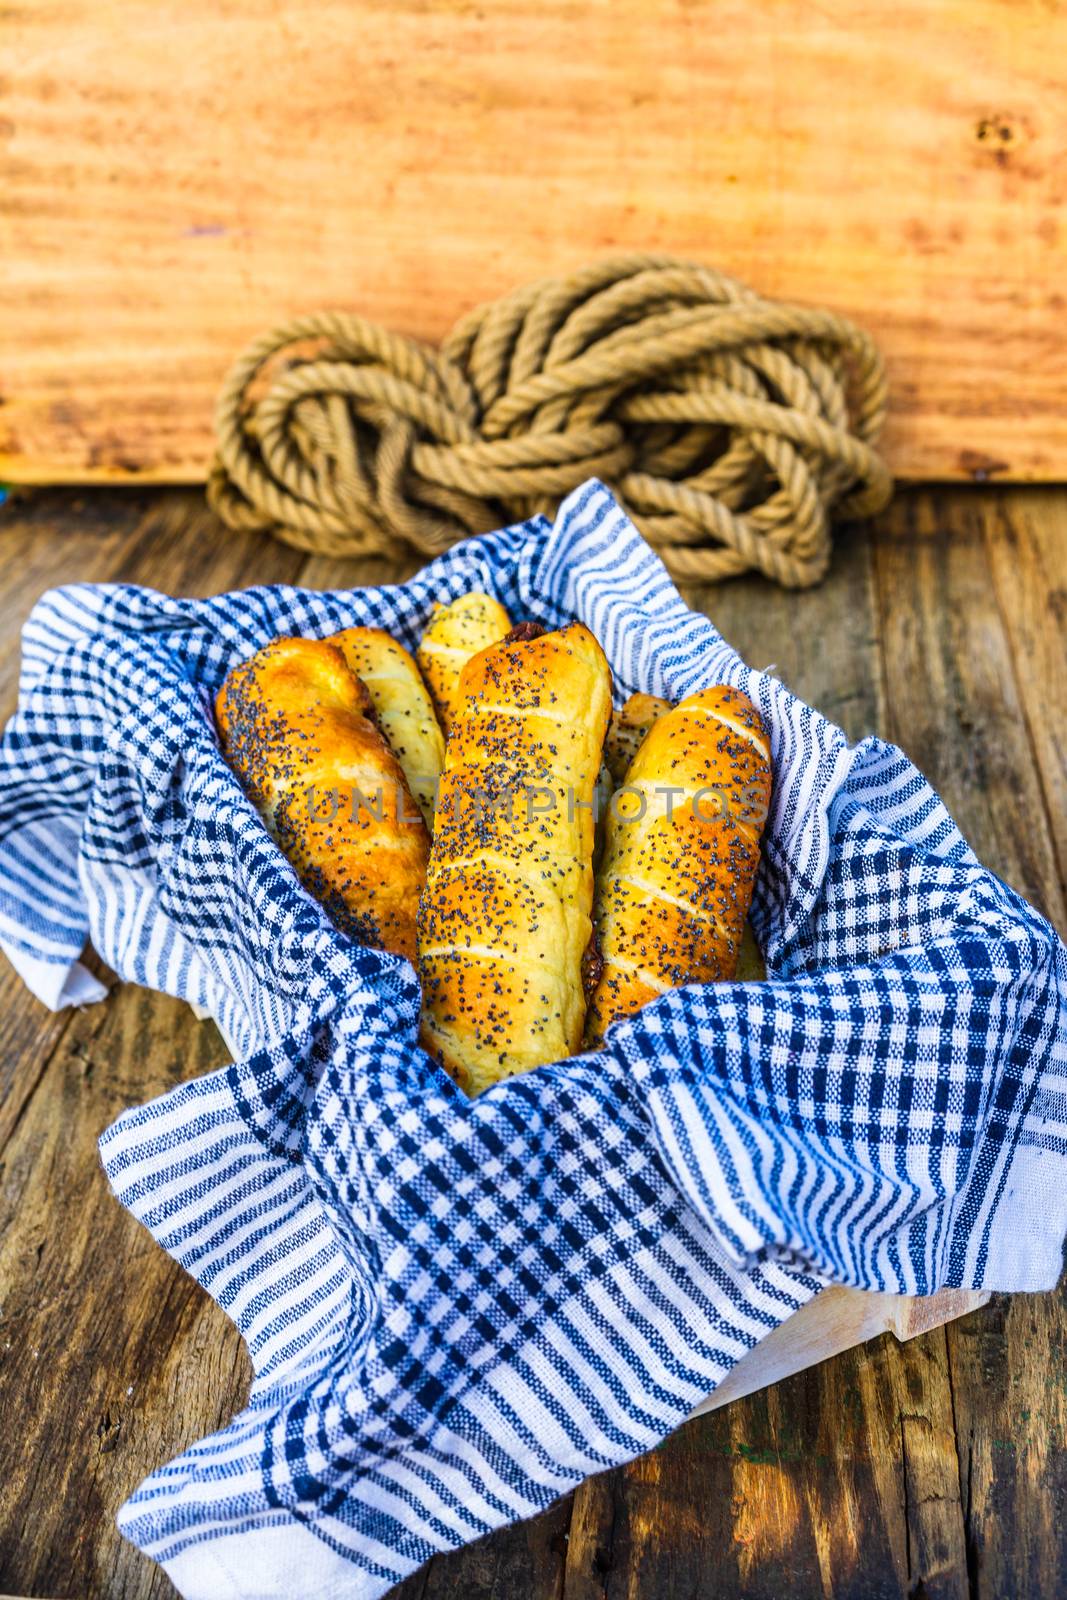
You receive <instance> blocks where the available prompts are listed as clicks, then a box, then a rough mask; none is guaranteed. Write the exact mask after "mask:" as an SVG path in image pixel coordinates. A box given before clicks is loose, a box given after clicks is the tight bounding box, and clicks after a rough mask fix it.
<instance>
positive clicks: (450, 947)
mask: <svg viewBox="0 0 1067 1600" xmlns="http://www.w3.org/2000/svg"><path fill="white" fill-rule="evenodd" d="M460 691H461V701H460V707H459V711H458V714H457V716H456V720H455V722H454V724H453V727H452V732H451V735H450V738H449V742H448V749H447V752H446V756H445V771H444V777H443V779H442V783H441V795H440V802H439V807H438V816H437V831H436V833H435V836H434V844H433V852H432V855H431V858H430V870H429V876H428V879H427V885H426V892H425V894H424V896H423V901H422V907H421V911H420V924H419V956H420V975H421V978H422V985H423V1039H424V1042H425V1044H426V1046H427V1048H428V1049H430V1050H431V1051H432V1052H433V1053H434V1054H435V1055H437V1057H438V1058H439V1059H440V1060H441V1061H442V1062H443V1063H444V1065H445V1066H446V1067H447V1068H448V1070H449V1071H451V1072H452V1074H453V1075H454V1076H455V1077H456V1079H457V1081H458V1082H459V1083H460V1084H461V1086H462V1087H463V1088H465V1089H466V1090H467V1092H468V1093H472V1094H476V1093H478V1092H479V1091H480V1090H481V1089H484V1088H486V1087H488V1085H489V1084H491V1083H496V1082H498V1081H499V1080H500V1079H501V1078H503V1077H506V1076H508V1075H510V1074H511V1073H514V1072H521V1071H525V1070H526V1069H528V1068H530V1067H534V1066H538V1065H540V1064H542V1063H543V1062H547V1061H555V1060H559V1059H561V1058H562V1057H564V1056H567V1055H570V1054H572V1053H573V1051H574V1050H576V1049H577V1048H578V1046H579V1045H580V1043H581V1037H582V1027H583V1021H584V1015H585V995H584V992H583V988H582V957H583V955H584V953H585V949H586V946H587V944H588V942H589V936H590V932H591V926H592V924H591V920H590V911H591V907H592V888H593V885H592V866H591V863H592V850H593V811H592V800H593V786H594V784H595V781H596V776H597V772H598V769H599V765H600V753H601V746H602V743H603V738H604V731H605V728H606V726H607V721H608V716H609V714H610V709H611V674H610V672H609V669H608V664H607V661H606V660H605V658H604V653H603V651H602V650H601V648H600V646H599V645H598V644H597V642H596V640H595V639H594V638H593V636H592V634H591V633H590V632H589V630H588V629H587V628H584V627H583V626H582V625H581V624H580V623H572V624H571V625H570V626H569V627H567V628H563V629H561V630H560V631H559V632H556V633H547V634H544V635H543V636H542V637H541V638H538V639H530V640H514V641H510V642H506V643H501V644H498V645H495V646H493V647H491V648H490V649H487V650H484V651H482V652H481V653H480V654H479V655H476V656H475V657H474V658H473V659H472V660H471V661H470V662H469V663H468V665H467V667H466V668H465V670H464V672H463V675H462V680H461V684H460Z"/></svg>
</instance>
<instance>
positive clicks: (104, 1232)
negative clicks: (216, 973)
mask: <svg viewBox="0 0 1067 1600" xmlns="http://www.w3.org/2000/svg"><path fill="white" fill-rule="evenodd" d="M224 1059H225V1052H224V1050H223V1047H222V1045H221V1041H220V1040H219V1038H218V1036H217V1034H216V1032H215V1030H214V1028H212V1027H211V1026H210V1025H208V1024H200V1023H197V1022H196V1021H195V1019H194V1018H193V1017H192V1014H191V1012H190V1011H189V1009H188V1007H187V1006H184V1005H182V1004H180V1003H179V1002H177V1001H173V1000H167V999H165V998H163V997H162V996H157V995H152V994H149V993H147V992H145V991H143V990H138V989H135V988H133V987H124V988H122V989H119V990H118V991H117V992H116V993H115V994H114V995H113V996H112V997H111V999H110V1000H109V1002H108V1004H107V1005H106V1006H94V1007H89V1008H87V1009H85V1010H84V1011H80V1012H77V1013H75V1014H74V1016H73V1020H72V1022H71V1026H70V1028H69V1029H68V1031H67V1032H66V1034H65V1035H64V1037H63V1039H62V1041H61V1042H60V1045H59V1047H58V1048H57V1049H56V1050H55V1052H54V1053H53V1055H52V1057H51V1059H50V1060H49V1062H48V1065H47V1067H46V1069H45V1073H44V1076H43V1077H42V1079H41V1082H40V1084H39V1085H38V1087H37V1090H36V1092H35V1093H34V1095H33V1096H32V1098H31V1100H30V1102H29V1105H28V1106H27V1108H26V1110H25V1112H24V1114H23V1116H22V1118H21V1120H20V1122H19V1124H18V1127H17V1128H16V1129H15V1131H14V1133H13V1135H12V1137H11V1138H10V1139H9V1140H8V1143H7V1145H6V1148H5V1150H4V1152H3V1160H2V1166H0V1212H2V1223H0V1283H2V1284H3V1286H4V1305H3V1320H2V1322H0V1414H3V1416H4V1417H5V1418H7V1419H8V1426H7V1427H6V1428H5V1429H4V1430H3V1435H2V1437H0V1458H2V1467H0V1506H2V1510H0V1581H3V1582H4V1583H5V1584H6V1585H8V1586H9V1587H10V1588H12V1589H14V1590H16V1591H17V1592H23V1593H26V1594H56V1595H69V1596H81V1595H90V1594H107V1595H108V1596H109V1597H111V1596H114V1597H115V1600H133V1597H137V1600H147V1597H149V1596H152V1597H157V1596H158V1597H161V1596H164V1595H168V1594H171V1593H172V1592H173V1591H172V1589H171V1586H170V1584H169V1583H168V1582H167V1580H166V1579H165V1578H164V1577H163V1575H162V1573H161V1572H159V1571H158V1569H156V1568H155V1567H154V1566H153V1565H152V1563H150V1562H148V1561H147V1560H146V1559H145V1558H144V1557H143V1556H141V1555H140V1553H139V1552H137V1551H136V1550H134V1549H133V1547H132V1546H130V1545H127V1544H125V1543H124V1542H123V1541H122V1540H121V1539H120V1538H119V1535H118V1532H117V1530H116V1528H115V1526H114V1516H115V1512H116V1511H117V1509H118V1507H119V1505H120V1504H121V1503H122V1501H123V1499H125V1497H126V1496H127V1495H128V1494H129V1493H130V1492H131V1491H132V1490H133V1489H134V1488H135V1487H136V1485H137V1483H138V1482H139V1481H140V1479H141V1478H142V1477H143V1476H144V1475H145V1474H146V1473H147V1472H148V1471H149V1470H150V1469H151V1468H153V1467H155V1466H158V1465H159V1464H160V1463H161V1462H163V1461H165V1460H167V1459H168V1458H169V1457H170V1456H172V1455H174V1454H176V1453H177V1452H178V1451H179V1450H181V1449H183V1448H184V1447H185V1446H186V1445H187V1444H190V1443H192V1441H193V1440H194V1439H195V1438H196V1437H197V1436H198V1435H201V1434H202V1433H204V1432H205V1431H208V1430H211V1429H214V1428H217V1427H219V1426H220V1425H221V1424H223V1423H225V1422H226V1421H227V1420H228V1419H229V1417H230V1415H231V1414H232V1412H233V1410H234V1409H235V1408H236V1407H237V1406H238V1405H239V1404H240V1403H241V1401H242V1399H243V1395H244V1392H245V1389H246V1387H247V1382H248V1370H247V1358H246V1356H245V1353H244V1348H243V1346H242V1343H241V1340H240V1337H239V1336H238V1334H237V1331H236V1329H235V1328H234V1327H233V1325H232V1324H231V1323H230V1322H229V1320H228V1319H227V1318H226V1316H225V1315H224V1314H223V1313H222V1312H221V1311H220V1310H219V1309H218V1308H217V1307H216V1306H215V1305H214V1304H213V1303H212V1302H211V1301H209V1300H208V1298H207V1296H206V1295H204V1294H203V1293H202V1292H201V1290H200V1289H199V1288H198V1287H197V1286H196V1284H195V1283H194V1282H193V1280H192V1279H191V1278H189V1277H188V1276H186V1274H185V1273H183V1272H182V1271H181V1270H180V1269H179V1268H178V1267H177V1266H176V1265H175V1264H174V1263H173V1262H171V1261H170V1259H169V1257H167V1256H166V1255H164V1253H163V1251H162V1250H160V1249H159V1247H158V1246H157V1245H156V1244H155V1243H154V1242H153V1240H152V1239H151V1237H150V1236H149V1235H148V1234H147V1233H146V1232H145V1230H144V1229H143V1228H142V1227H141V1226H140V1225H139V1224H138V1223H136V1222H135V1221H134V1220H133V1218H132V1217H130V1216H129V1215H128V1214H127V1213H126V1212H124V1211H123V1209H122V1208H121V1207H120V1206H118V1205H116V1203H115V1201H114V1198H113V1196H112V1195H111V1193H110V1191H109V1189H108V1186H107V1183H106V1180H105V1178H104V1175H103V1170H102V1168H101V1167H100V1163H99V1160H98V1157H97V1152H96V1140H97V1138H98V1137H99V1135H100V1133H102V1131H103V1129H104V1128H105V1127H106V1126H107V1125H108V1123H110V1122H111V1121H112V1120H113V1119H114V1118H115V1117H116V1116H117V1115H118V1114H119V1112H120V1111H122V1110H123V1109H124V1107H125V1106H127V1105H129V1104H130V1103H131V1102H134V1101H140V1100H144V1099H146V1098H148V1097H149V1096H150V1095H153V1094H157V1093H160V1092H162V1091H163V1090H165V1089H167V1088H169V1087H170V1086H171V1085H172V1084H175V1083H178V1082H180V1081H182V1080H183V1079H185V1078H188V1077H189V1076H191V1075H194V1074H196V1073H198V1072H203V1071H205V1070H207V1069H208V1068H210V1067H213V1066H215V1065H217V1064H218V1063H219V1062H220V1061H221V1060H224Z"/></svg>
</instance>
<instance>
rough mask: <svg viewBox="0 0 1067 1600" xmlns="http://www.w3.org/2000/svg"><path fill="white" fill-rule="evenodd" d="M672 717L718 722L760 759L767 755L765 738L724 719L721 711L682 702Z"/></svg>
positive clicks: (741, 724) (729, 719)
mask: <svg viewBox="0 0 1067 1600" xmlns="http://www.w3.org/2000/svg"><path fill="white" fill-rule="evenodd" d="M673 715H674V716H685V717H700V718H701V719H702V720H703V721H705V722H718V723H721V725H722V726H723V727H724V728H729V729H730V731H731V733H736V735H737V737H738V738H739V739H744V740H745V741H746V743H748V744H750V745H751V746H752V748H753V749H754V750H758V751H759V753H760V755H761V757H764V758H765V757H766V754H767V736H766V734H763V735H761V734H759V733H757V732H756V731H755V729H753V728H746V727H745V725H744V723H743V722H735V721H734V719H733V718H732V717H724V716H723V715H722V713H721V711H712V710H711V709H710V708H709V707H708V706H695V705H689V704H687V703H686V702H685V701H684V700H683V701H682V703H681V704H680V705H677V706H675V708H674V713H673Z"/></svg>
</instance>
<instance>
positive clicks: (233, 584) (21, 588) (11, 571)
mask: <svg viewBox="0 0 1067 1600" xmlns="http://www.w3.org/2000/svg"><path fill="white" fill-rule="evenodd" d="M0 516H2V524H0V525H2V530H3V540H4V552H5V556H6V558H7V560H6V565H5V569H4V574H3V578H2V580H0V720H6V718H7V717H8V716H9V715H10V714H11V712H12V711H13V710H14V708H15V698H16V688H17V678H18V667H19V631H20V629H21V627H22V624H23V622H24V621H25V620H26V616H27V614H28V613H29V611H30V609H31V607H32V606H33V604H34V602H35V601H36V600H38V599H39V598H40V596H41V595H42V594H43V593H44V591H45V590H46V589H50V588H54V587H56V586H57V585H59V584H63V583H73V582H85V583H116V582H132V583H145V584H148V585H149V586H154V587H156V588H162V589H166V590H167V591H168V592H169V593H172V594H189V595H198V594H201V595H202V594H212V593H218V592H219V591H220V590H224V589H229V588H237V587H239V586H241V585H246V584H249V583H255V582H269V581H275V580H276V581H292V580H293V579H294V578H295V577H296V574H297V573H298V572H299V570H300V567H301V564H302V562H303V560H304V559H305V558H304V557H302V556H301V555H300V554H299V553H298V552H297V551H295V550H290V549H287V548H286V547H285V546H282V545H279V544H276V543H275V542H274V541H273V540H271V541H269V542H267V543H264V542H263V541H261V540H259V539H257V538H255V537H254V536H252V535H247V534H242V535H234V534H232V533H230V532H228V531H225V530H220V528H219V525H218V523H217V522H216V520H215V518H214V517H213V516H212V515H211V514H210V513H209V512H208V510H207V507H206V506H205V504H204V500H203V496H202V495H201V494H199V493H196V492H193V491H188V490H185V491H171V492H169V493H160V492H159V491H156V492H155V493H153V494H151V495H145V494H141V493H130V492H129V491H127V492H125V493H123V492H116V491H112V492H110V493H107V494H103V493H99V492H97V493H92V494H88V495H72V494H70V493H63V492H50V493H40V494H35V495H31V496H27V497H25V498H20V499H19V500H17V501H16V502H15V503H14V504H13V505H11V506H8V507H7V508H5V510H4V511H3V512H2V513H0ZM0 1015H2V1016H3V1018H4V1043H5V1048H4V1050H3V1053H2V1054H0V1149H2V1148H3V1144H4V1140H5V1138H6V1137H7V1134H8V1133H9V1132H10V1129H11V1127H12V1126H13V1125H14V1123H15V1122H17V1120H18V1118H19V1116H20V1115H21V1112H22V1108H23V1106H24V1105H25V1101H26V1097H27V1095H28V1094H29V1093H30V1092H31V1091H32V1088H33V1085H34V1083H35V1082H36V1079H37V1076H38V1075H39V1073H40V1071H41V1070H42V1068H43V1066H44V1064H45V1062H46V1061H47V1059H48V1052H49V1049H50V1048H51V1047H52V1046H53V1045H54V1044H55V1042H56V1041H57V1040H58V1039H59V1037H60V1035H61V1034H62V1032H63V1030H64V1028H65V1027H66V1025H67V1023H68V1021H69V1015H70V1014H69V1012H60V1013H58V1014H52V1013H50V1012H48V1011H46V1010H45V1008H44V1006H42V1005H41V1004H40V1002H39V1001H37V1000H35V999H34V998H33V996H32V995H31V994H30V993H29V991H28V990H27V989H26V988H25V987H24V985H23V984H22V983H21V981H20V980H19V979H18V978H17V977H16V975H15V973H14V971H13V969H12V968H11V967H10V966H9V964H8V963H7V962H6V961H5V960H3V959H2V958H0Z"/></svg>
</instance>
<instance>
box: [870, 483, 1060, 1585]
mask: <svg viewBox="0 0 1067 1600" xmlns="http://www.w3.org/2000/svg"><path fill="white" fill-rule="evenodd" d="M1065 530H1067V491H1064V490H1059V491H1046V490H1010V491H1005V492H1003V493H997V494H984V493H964V492H956V493H951V494H946V493H939V494H933V495H918V496H914V497H911V498H910V499H908V500H907V501H905V502H903V503H901V504H899V505H898V507H897V508H896V510H895V512H894V513H893V514H892V515H891V516H890V517H889V518H887V519H886V520H885V521H884V522H883V523H882V524H881V525H880V526H879V528H878V529H877V530H876V540H875V545H876V565H877V568H878V571H879V575H880V582H879V592H880V596H881V602H882V607H883V613H884V627H885V640H884V643H885V660H886V663H887V684H888V694H889V700H890V705H891V708H892V717H891V724H892V727H893V730H894V736H895V737H896V738H898V739H899V741H900V742H901V743H902V744H904V745H905V747H906V748H907V749H908V752H909V754H911V755H912V756H913V757H914V759H915V760H916V761H917V762H918V763H919V764H920V765H921V766H923V767H924V769H925V770H926V771H927V772H929V773H930V774H931V776H932V777H933V778H934V781H935V782H936V783H938V785H939V787H940V788H941V792H942V794H943V796H944V798H945V799H946V801H947V802H948V804H949V805H950V807H951V808H952V809H953V811H954V812H955V814H956V817H957V820H958V821H959V822H960V824H961V826H962V827H963V830H964V832H965V833H966V834H967V836H968V837H969V838H970V839H971V841H972V842H973V844H974V845H975V848H976V849H977V850H978V852H979V854H980V855H981V856H982V857H983V859H984V860H985V861H987V862H988V864H989V865H991V866H993V867H994V868H996V870H998V871H999V872H1000V873H1001V874H1002V875H1003V876H1004V877H1005V878H1007V879H1008V881H1009V882H1011V883H1012V884H1014V885H1015V887H1017V888H1019V889H1021V890H1022V892H1023V893H1024V894H1026V895H1027V896H1028V897H1029V898H1030V899H1032V900H1034V902H1035V903H1036V904H1038V905H1041V906H1042V908H1043V909H1044V910H1045V912H1046V914H1047V915H1048V916H1049V917H1050V918H1051V920H1052V921H1053V922H1054V923H1055V924H1056V925H1057V927H1058V928H1059V930H1060V932H1061V933H1063V932H1064V931H1065V929H1067V921H1065V916H1067V913H1065V894H1064V877H1063V863H1064V860H1065V844H1067V839H1065V831H1064V830H1065V826H1067V807H1065V803H1064V802H1065V797H1067V784H1065V778H1064V762H1065V748H1067V747H1065V739H1067V672H1065V668H1067V661H1065V648H1064V643H1065V641H1064V620H1065V612H1064V596H1065V595H1067V540H1065V538H1064V533H1065ZM943 1336H944V1339H945V1348H946V1354H947V1357H948V1368H947V1373H946V1376H947V1379H948V1382H949V1384H950V1388H951V1395H952V1406H953V1415H954V1425H955V1432H956V1447H957V1454H958V1458H959V1464H960V1490H961V1499H962V1504H963V1507H964V1514H965V1539H966V1552H967V1566H968V1571H969V1573H970V1575H971V1581H972V1593H973V1594H974V1595H977V1596H979V1597H982V1600H984V1597H986V1596H989V1597H994V1596H996V1597H999V1596H1001V1595H1015V1594H1020V1595H1023V1594H1032V1595H1045V1594H1048V1595H1052V1594H1058V1593H1060V1592H1062V1590H1063V1584H1064V1574H1065V1573H1067V1522H1065V1519H1064V1516H1063V1506H1064V1502H1065V1497H1067V1296H1065V1289H1064V1286H1063V1285H1061V1286H1060V1288H1059V1289H1058V1290H1057V1291H1056V1292H1055V1293H1054V1294H1048V1295H1016V1296H1014V1297H1012V1298H1011V1299H1010V1300H1009V1299H1007V1298H1005V1297H998V1298H997V1299H995V1300H994V1303H993V1304H992V1305H991V1306H989V1307H987V1308H986V1309H985V1310H984V1311H983V1312H981V1313H979V1314H978V1315H977V1316H974V1317H968V1318H967V1319H965V1320H964V1321H962V1322H958V1323H954V1324H953V1325H951V1326H950V1327H948V1328H946V1329H944V1330H943ZM933 1337H935V1338H936V1337H940V1336H939V1335H937V1336H933ZM908 1348H909V1349H910V1348H911V1347H910V1346H909V1347H908ZM944 1475H945V1476H946V1478H947V1479H949V1480H950V1478H951V1474H949V1473H948V1472H947V1468H946V1469H945V1474H944Z"/></svg>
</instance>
